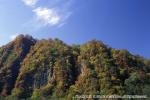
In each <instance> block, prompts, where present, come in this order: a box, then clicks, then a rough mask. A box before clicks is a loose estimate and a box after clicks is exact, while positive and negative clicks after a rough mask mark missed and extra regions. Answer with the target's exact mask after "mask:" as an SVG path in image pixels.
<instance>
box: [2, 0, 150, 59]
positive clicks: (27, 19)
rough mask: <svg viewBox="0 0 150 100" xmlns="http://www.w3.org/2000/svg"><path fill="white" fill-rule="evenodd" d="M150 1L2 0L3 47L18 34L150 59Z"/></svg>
mask: <svg viewBox="0 0 150 100" xmlns="http://www.w3.org/2000/svg"><path fill="white" fill-rule="evenodd" d="M149 5H150V0H0V13H1V14H0V45H4V44H6V43H8V42H9V41H11V40H12V39H14V38H15V37H16V36H17V35H19V34H30V35H32V36H33V37H35V38H38V39H41V38H59V39H61V40H63V41H64V42H65V43H68V44H82V43H85V42H87V41H89V40H92V39H97V40H101V41H103V42H104V43H105V44H108V45H109V46H111V47H113V48H117V49H127V50H129V51H130V52H131V53H133V54H139V55H142V56H144V57H146V58H150V52H149V51H150V45H149V43H150V39H149V38H150V6H149Z"/></svg>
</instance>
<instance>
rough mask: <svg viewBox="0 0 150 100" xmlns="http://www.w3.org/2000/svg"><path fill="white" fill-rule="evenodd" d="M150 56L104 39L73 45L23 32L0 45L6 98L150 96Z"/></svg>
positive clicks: (0, 91) (0, 81)
mask: <svg viewBox="0 0 150 100" xmlns="http://www.w3.org/2000/svg"><path fill="white" fill-rule="evenodd" d="M149 84H150V60H147V59H144V58H143V57H140V56H134V55H132V54H130V53H129V52H128V51H126V50H115V49H113V48H110V47H108V46H106V45H105V44H103V43H102V42H101V41H96V40H92V41H89V42H88V43H86V44H83V45H73V46H69V45H67V44H65V43H63V42H62V41H60V40H58V39H55V40H52V39H49V40H35V39H33V38H32V37H30V36H24V35H20V36H18V37H17V38H16V39H15V40H14V41H12V42H10V43H9V44H7V45H5V46H3V47H1V48H0V95H1V98H5V99H9V98H11V99H12V98H14V99H21V98H24V99H25V98H30V99H33V100H37V99H39V100H41V99H44V98H49V99H50V98H64V99H65V100H71V99H72V97H74V96H75V95H84V94H85V95H113V94H117V95H125V94H129V95H143V94H144V95H147V96H148V97H149V93H150V85H149Z"/></svg>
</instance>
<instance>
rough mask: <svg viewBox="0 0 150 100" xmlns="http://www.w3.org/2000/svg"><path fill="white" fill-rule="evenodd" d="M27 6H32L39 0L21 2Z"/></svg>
mask: <svg viewBox="0 0 150 100" xmlns="http://www.w3.org/2000/svg"><path fill="white" fill-rule="evenodd" d="M22 1H23V2H24V3H25V4H26V5H27V6H31V7H32V6H34V5H36V3H37V2H38V1H39V0H22Z"/></svg>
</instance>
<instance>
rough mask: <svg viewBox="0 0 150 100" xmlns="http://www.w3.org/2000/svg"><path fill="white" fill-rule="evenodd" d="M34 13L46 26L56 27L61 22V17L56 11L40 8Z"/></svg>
mask: <svg viewBox="0 0 150 100" xmlns="http://www.w3.org/2000/svg"><path fill="white" fill-rule="evenodd" d="M33 12H35V14H36V16H37V20H38V21H40V22H42V23H43V24H45V25H47V24H50V25H56V24H58V23H59V22H60V20H61V16H59V15H58V13H57V12H56V11H55V10H54V9H49V8H42V7H38V8H36V9H34V10H33Z"/></svg>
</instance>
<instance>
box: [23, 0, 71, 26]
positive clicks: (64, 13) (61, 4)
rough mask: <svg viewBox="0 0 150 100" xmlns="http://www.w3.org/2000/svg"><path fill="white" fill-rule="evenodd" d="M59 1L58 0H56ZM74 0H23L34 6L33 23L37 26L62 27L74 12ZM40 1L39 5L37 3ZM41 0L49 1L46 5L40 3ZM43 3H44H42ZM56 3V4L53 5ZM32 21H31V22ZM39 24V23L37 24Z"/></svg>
mask: <svg viewBox="0 0 150 100" xmlns="http://www.w3.org/2000/svg"><path fill="white" fill-rule="evenodd" d="M56 1H57V2H56ZM72 1H73V0H51V1H46V0H45V1H44V0H43V1H42V0H23V2H24V3H25V4H26V5H27V6H30V7H31V8H32V12H33V14H34V18H33V23H36V25H35V26H38V27H39V26H41V27H45V26H58V27H62V26H63V25H64V24H65V23H66V21H67V19H68V18H69V17H70V15H71V14H72V11H71V10H70V6H71V4H72ZM37 2H39V5H37ZM41 2H44V3H45V2H47V3H49V5H48V4H45V6H43V5H40V3H41ZM41 4H42V3H41ZM51 4H54V5H51ZM30 23H31V22H30ZM37 24H38V25H37Z"/></svg>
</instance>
